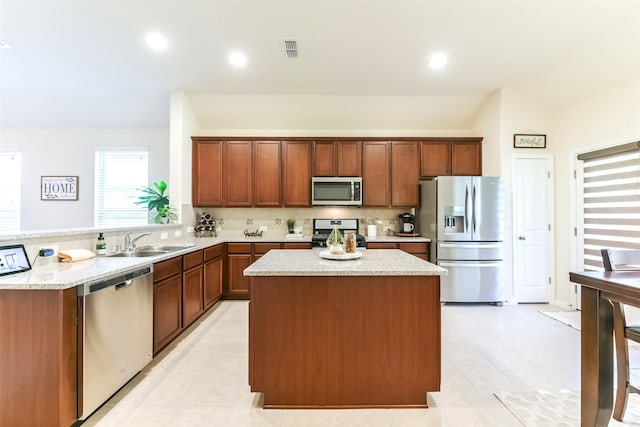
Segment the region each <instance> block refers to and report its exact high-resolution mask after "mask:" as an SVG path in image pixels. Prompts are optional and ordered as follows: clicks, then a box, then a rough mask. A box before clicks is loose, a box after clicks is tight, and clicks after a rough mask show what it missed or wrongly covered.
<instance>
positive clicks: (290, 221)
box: [287, 218, 296, 234]
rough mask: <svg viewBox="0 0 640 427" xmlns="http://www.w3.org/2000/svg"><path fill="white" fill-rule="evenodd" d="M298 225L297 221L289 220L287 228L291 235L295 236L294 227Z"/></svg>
mask: <svg viewBox="0 0 640 427" xmlns="http://www.w3.org/2000/svg"><path fill="white" fill-rule="evenodd" d="M294 225H296V220H295V219H293V218H289V219H288V220H287V228H288V229H289V234H293V226H294Z"/></svg>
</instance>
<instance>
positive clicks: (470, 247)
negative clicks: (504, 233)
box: [440, 243, 502, 249]
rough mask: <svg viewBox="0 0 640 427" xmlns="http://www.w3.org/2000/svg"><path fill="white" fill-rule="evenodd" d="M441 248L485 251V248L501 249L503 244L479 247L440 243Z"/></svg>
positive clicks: (465, 244)
mask: <svg viewBox="0 0 640 427" xmlns="http://www.w3.org/2000/svg"><path fill="white" fill-rule="evenodd" d="M440 247H441V248H463V249H484V248H489V249H491V248H501V247H502V243H493V244H486V243H480V244H477V245H470V244H468V243H463V244H457V243H440Z"/></svg>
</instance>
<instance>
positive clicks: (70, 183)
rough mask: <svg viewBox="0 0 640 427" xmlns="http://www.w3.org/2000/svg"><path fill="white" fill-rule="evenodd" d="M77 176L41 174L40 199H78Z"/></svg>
mask: <svg viewBox="0 0 640 427" xmlns="http://www.w3.org/2000/svg"><path fill="white" fill-rule="evenodd" d="M78 181H79V177H77V176H41V177H40V200H67V201H75V200H78V184H79V182H78Z"/></svg>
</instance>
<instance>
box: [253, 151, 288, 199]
mask: <svg viewBox="0 0 640 427" xmlns="http://www.w3.org/2000/svg"><path fill="white" fill-rule="evenodd" d="M254 144H255V145H254V147H253V154H254V159H253V164H254V170H253V188H254V203H253V205H254V206H256V207H276V206H280V205H281V204H282V196H281V185H280V183H281V180H280V176H281V173H282V161H281V156H280V141H255V142H254Z"/></svg>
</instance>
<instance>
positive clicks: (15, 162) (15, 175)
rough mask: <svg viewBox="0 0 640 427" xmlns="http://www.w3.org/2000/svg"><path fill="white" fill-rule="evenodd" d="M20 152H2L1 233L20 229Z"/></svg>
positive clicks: (0, 170) (0, 163)
mask: <svg viewBox="0 0 640 427" xmlns="http://www.w3.org/2000/svg"><path fill="white" fill-rule="evenodd" d="M21 171H22V156H21V154H20V153H0V233H15V232H18V231H20V187H21V182H22V175H21V173H22V172H21Z"/></svg>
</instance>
